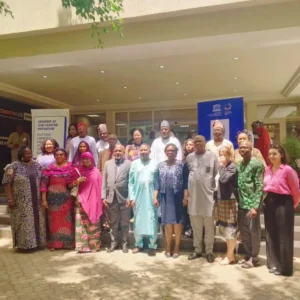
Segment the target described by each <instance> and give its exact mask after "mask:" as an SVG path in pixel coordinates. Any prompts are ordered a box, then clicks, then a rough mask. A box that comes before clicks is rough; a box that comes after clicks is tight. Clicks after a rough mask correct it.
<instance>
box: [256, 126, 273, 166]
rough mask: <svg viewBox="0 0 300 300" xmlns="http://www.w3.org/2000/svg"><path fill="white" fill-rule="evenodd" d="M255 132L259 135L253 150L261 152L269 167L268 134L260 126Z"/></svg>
mask: <svg viewBox="0 0 300 300" xmlns="http://www.w3.org/2000/svg"><path fill="white" fill-rule="evenodd" d="M256 130H257V133H258V135H259V138H258V140H257V141H256V142H255V148H257V149H258V150H259V151H260V152H261V154H262V156H263V158H264V159H265V161H266V163H267V165H269V164H270V161H269V150H270V146H271V139H270V135H269V132H268V130H267V129H266V128H265V127H264V126H260V127H258V128H257V129H256Z"/></svg>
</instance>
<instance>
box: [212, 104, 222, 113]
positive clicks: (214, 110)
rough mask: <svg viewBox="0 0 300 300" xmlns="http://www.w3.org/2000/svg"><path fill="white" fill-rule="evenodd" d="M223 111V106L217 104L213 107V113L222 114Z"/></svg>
mask: <svg viewBox="0 0 300 300" xmlns="http://www.w3.org/2000/svg"><path fill="white" fill-rule="evenodd" d="M220 111H221V105H220V104H215V105H213V112H220Z"/></svg>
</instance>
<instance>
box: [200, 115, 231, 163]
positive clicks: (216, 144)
mask: <svg viewBox="0 0 300 300" xmlns="http://www.w3.org/2000/svg"><path fill="white" fill-rule="evenodd" d="M212 127H213V129H212V130H213V137H214V138H213V139H212V140H210V141H209V142H207V144H206V150H209V151H212V152H214V153H215V154H216V155H217V156H218V157H219V151H220V149H221V148H222V147H224V146H226V147H228V148H230V152H231V155H232V157H233V155H234V147H233V144H232V143H231V142H230V141H229V140H227V139H225V138H224V134H225V128H224V125H223V124H222V123H221V122H220V121H219V120H216V121H215V122H214V123H213V125H212Z"/></svg>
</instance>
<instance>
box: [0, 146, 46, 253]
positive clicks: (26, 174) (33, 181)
mask: <svg viewBox="0 0 300 300" xmlns="http://www.w3.org/2000/svg"><path fill="white" fill-rule="evenodd" d="M41 176H42V167H41V166H40V165H39V164H38V163H37V162H35V161H33V160H32V152H31V150H30V148H29V147H28V146H26V145H25V146H22V147H21V148H20V149H19V150H18V160H17V161H15V162H13V163H12V164H11V165H8V166H7V167H6V168H5V173H4V177H3V181H2V184H4V185H5V190H6V194H7V199H8V205H9V207H10V209H11V210H10V216H11V229H12V237H13V247H14V248H18V249H22V250H30V249H34V248H37V247H44V246H46V230H45V212H44V210H43V209H42V205H41V198H40V192H39V187H40V181H41Z"/></svg>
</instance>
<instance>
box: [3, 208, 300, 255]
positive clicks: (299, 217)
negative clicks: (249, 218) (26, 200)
mask: <svg viewBox="0 0 300 300" xmlns="http://www.w3.org/2000/svg"><path fill="white" fill-rule="evenodd" d="M260 221H261V228H262V242H261V250H260V254H261V255H266V243H265V225H264V216H263V215H260ZM132 225H133V224H132V223H131V228H130V229H131V230H130V233H129V246H130V247H133V246H134V235H133V226H132ZM11 236H12V233H11V227H10V215H9V208H8V206H7V205H6V204H1V203H0V238H11ZM101 240H102V244H103V246H109V245H110V235H109V233H108V232H103V233H102V234H101ZM157 242H158V247H159V248H162V249H163V248H165V239H164V235H163V234H162V233H160V234H159V235H158V241H157ZM145 244H147V242H146V243H145ZM181 249H183V250H186V251H193V249H194V247H193V239H192V238H187V237H182V240H181ZM214 251H215V252H221V253H222V252H223V253H224V252H226V243H225V242H224V240H223V239H222V238H221V237H220V236H219V234H218V227H217V228H216V235H215V243H214ZM237 253H238V254H242V253H244V249H243V244H242V243H238V245H237ZM294 256H295V257H300V211H299V207H298V208H297V210H296V216H295V227H294Z"/></svg>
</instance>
